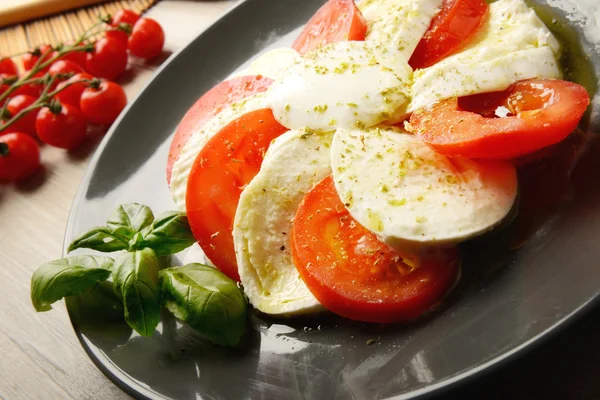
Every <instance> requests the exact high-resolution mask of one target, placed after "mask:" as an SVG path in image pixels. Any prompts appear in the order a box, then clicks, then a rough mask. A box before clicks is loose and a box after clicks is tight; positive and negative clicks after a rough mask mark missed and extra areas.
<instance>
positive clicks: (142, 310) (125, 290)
mask: <svg viewBox="0 0 600 400" xmlns="http://www.w3.org/2000/svg"><path fill="white" fill-rule="evenodd" d="M113 286H114V289H115V293H116V294H117V296H119V298H120V299H121V301H122V302H123V306H124V307H125V321H127V323H128V324H129V326H131V327H132V328H133V329H135V330H136V331H137V332H138V333H139V334H140V335H142V336H152V334H153V332H154V329H155V328H156V325H158V322H159V320H160V283H159V279H158V258H157V257H156V254H154V251H153V250H152V249H148V248H146V249H142V250H137V251H132V252H127V253H122V254H119V256H118V257H117V259H116V260H115V265H114V267H113Z"/></svg>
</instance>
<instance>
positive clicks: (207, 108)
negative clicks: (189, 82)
mask: <svg viewBox="0 0 600 400" xmlns="http://www.w3.org/2000/svg"><path fill="white" fill-rule="evenodd" d="M272 83H273V80H272V79H269V78H267V77H264V76H261V75H252V76H241V77H237V78H233V79H229V80H227V81H224V82H221V83H219V84H218V85H216V86H215V87H213V88H212V89H210V90H209V91H208V92H206V93H205V94H204V95H203V96H202V97H200V98H199V99H198V101H196V103H194V105H193V106H192V107H190V109H189V110H188V112H187V113H186V114H185V115H184V117H183V119H182V120H181V122H180V123H179V126H178V127H177V131H175V136H174V137H173V140H172V141H171V147H170V149H169V158H168V159H167V182H168V183H171V170H172V169H173V165H174V164H175V162H176V161H177V159H178V158H179V153H181V150H182V149H183V146H185V144H186V143H187V142H188V140H189V139H190V137H191V136H192V135H193V134H194V132H195V131H197V130H198V129H199V128H201V127H202V125H204V124H205V123H206V122H208V120H210V119H211V118H212V117H214V116H215V115H217V114H218V113H220V112H221V111H223V110H224V109H225V108H227V107H228V106H230V105H232V104H233V103H236V102H238V101H240V100H243V99H244V98H246V97H249V96H251V95H253V94H256V93H261V92H264V91H265V90H267V89H268V88H269V86H271V84H272Z"/></svg>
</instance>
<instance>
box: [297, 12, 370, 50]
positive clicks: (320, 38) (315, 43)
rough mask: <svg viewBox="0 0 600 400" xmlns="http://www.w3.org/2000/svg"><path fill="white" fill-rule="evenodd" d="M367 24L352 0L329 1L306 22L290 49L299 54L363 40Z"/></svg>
mask: <svg viewBox="0 0 600 400" xmlns="http://www.w3.org/2000/svg"><path fill="white" fill-rule="evenodd" d="M366 34H367V22H366V21H365V19H364V18H363V16H362V14H361V13H360V10H359V9H358V7H356V4H354V0H329V1H328V2H327V3H325V5H323V6H322V7H321V8H320V9H319V11H317V13H316V14H315V15H314V16H313V17H312V18H311V19H310V21H308V23H307V24H306V26H305V27H304V29H303V30H302V32H301V33H300V35H299V36H298V38H297V39H296V41H295V42H294V44H293V45H292V47H293V48H294V49H296V50H297V51H298V53H300V54H306V53H308V52H309V51H311V50H314V49H316V48H318V47H321V46H323V45H325V44H327V43H335V42H341V41H344V40H365V35H366Z"/></svg>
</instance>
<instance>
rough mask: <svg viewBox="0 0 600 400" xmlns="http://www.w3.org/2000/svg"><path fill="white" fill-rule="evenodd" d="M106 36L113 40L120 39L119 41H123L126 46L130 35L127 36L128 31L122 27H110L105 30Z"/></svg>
mask: <svg viewBox="0 0 600 400" xmlns="http://www.w3.org/2000/svg"><path fill="white" fill-rule="evenodd" d="M104 36H106V37H107V38H109V39H112V40H118V41H119V42H121V43H123V45H124V46H125V47H127V42H128V40H129V36H127V32H125V31H122V30H120V29H109V30H107V31H105V32H104Z"/></svg>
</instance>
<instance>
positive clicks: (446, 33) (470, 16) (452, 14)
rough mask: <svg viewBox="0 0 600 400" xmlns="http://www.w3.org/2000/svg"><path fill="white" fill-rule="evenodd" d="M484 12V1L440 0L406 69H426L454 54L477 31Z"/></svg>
mask: <svg viewBox="0 0 600 400" xmlns="http://www.w3.org/2000/svg"><path fill="white" fill-rule="evenodd" d="M487 9H488V5H487V3H486V2H485V0H444V3H443V4H442V9H441V10H440V12H438V13H437V15H436V16H435V17H434V18H433V20H432V21H431V25H430V26H429V29H428V30H427V32H425V35H423V38H422V39H421V41H420V42H419V44H418V45H417V47H416V49H415V51H414V52H413V54H412V56H411V58H410V60H409V62H408V63H409V64H410V66H411V67H412V68H413V69H417V68H427V67H430V66H432V65H433V64H435V63H437V62H438V61H440V60H441V59H443V58H445V57H447V56H449V55H451V54H452V53H454V52H455V51H456V50H457V49H458V48H460V47H461V45H462V44H463V43H465V42H466V41H467V40H468V39H470V38H471V37H472V36H473V35H474V34H475V32H477V29H479V27H480V26H481V25H482V24H483V22H484V21H485V15H486V13H487Z"/></svg>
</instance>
